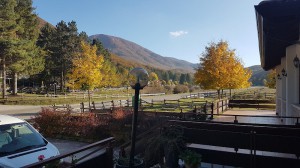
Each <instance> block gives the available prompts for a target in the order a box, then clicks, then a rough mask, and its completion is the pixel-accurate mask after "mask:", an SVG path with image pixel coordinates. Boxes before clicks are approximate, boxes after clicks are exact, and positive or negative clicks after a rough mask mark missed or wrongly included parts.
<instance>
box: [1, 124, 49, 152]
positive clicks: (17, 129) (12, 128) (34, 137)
mask: <svg viewBox="0 0 300 168" xmlns="http://www.w3.org/2000/svg"><path fill="white" fill-rule="evenodd" d="M46 144H47V142H46V141H45V140H44V139H43V137H42V136H41V135H40V134H39V133H38V132H37V131H36V130H35V129H33V128H32V127H31V126H30V125H29V124H28V123H26V122H22V123H15V124H7V125H0V157H2V156H6V155H10V154H14V153H18V152H22V151H26V150H30V149H34V148H38V147H41V146H45V145H46Z"/></svg>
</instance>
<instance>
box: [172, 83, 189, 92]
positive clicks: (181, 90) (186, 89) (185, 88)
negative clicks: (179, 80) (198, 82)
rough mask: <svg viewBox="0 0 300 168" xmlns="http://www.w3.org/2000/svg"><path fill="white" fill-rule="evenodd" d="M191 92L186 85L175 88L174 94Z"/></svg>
mask: <svg viewBox="0 0 300 168" xmlns="http://www.w3.org/2000/svg"><path fill="white" fill-rule="evenodd" d="M188 91H189V88H188V87H187V86H186V85H177V86H175V88H174V90H173V93H174V94H178V93H187V92H188Z"/></svg>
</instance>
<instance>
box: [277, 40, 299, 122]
mask: <svg viewBox="0 0 300 168" xmlns="http://www.w3.org/2000/svg"><path fill="white" fill-rule="evenodd" d="M296 55H297V57H298V58H299V59H300V44H294V45H291V46H289V47H287V48H286V56H285V57H283V58H282V59H281V65H278V66H277V67H276V73H277V74H279V75H280V78H281V79H276V88H277V100H276V105H277V107H276V112H277V113H278V115H279V116H294V117H296V116H297V117H298V116H300V105H299V68H300V67H299V68H296V67H295V66H294V63H293V60H294V58H295V57H296ZM283 69H284V70H285V72H286V74H287V76H284V75H283V74H282V70H283ZM283 121H284V123H286V124H295V122H296V120H295V119H284V120H283Z"/></svg>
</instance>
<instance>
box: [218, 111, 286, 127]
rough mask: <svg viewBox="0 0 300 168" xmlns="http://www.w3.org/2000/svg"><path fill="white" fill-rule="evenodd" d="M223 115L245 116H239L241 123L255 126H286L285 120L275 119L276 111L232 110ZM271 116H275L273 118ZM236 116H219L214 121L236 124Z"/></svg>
mask: <svg viewBox="0 0 300 168" xmlns="http://www.w3.org/2000/svg"><path fill="white" fill-rule="evenodd" d="M223 114H226V115H245V117H243V116H237V120H238V122H239V123H253V124H284V123H283V120H281V119H279V118H275V116H276V112H275V110H247V109H231V110H228V111H226V112H224V113H223ZM247 115H252V116H258V117H247ZM259 116H270V117H259ZM271 116H274V118H273V117H271ZM234 120H235V117H234V116H218V117H215V118H214V121H221V122H234Z"/></svg>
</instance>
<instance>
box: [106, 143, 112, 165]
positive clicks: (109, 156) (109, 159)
mask: <svg viewBox="0 0 300 168" xmlns="http://www.w3.org/2000/svg"><path fill="white" fill-rule="evenodd" d="M106 154H107V155H106V156H107V158H106V159H107V160H106V163H107V165H106V166H107V167H108V168H113V167H114V156H113V154H114V152H113V147H112V144H111V142H110V143H109V144H108V146H107V148H106Z"/></svg>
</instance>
